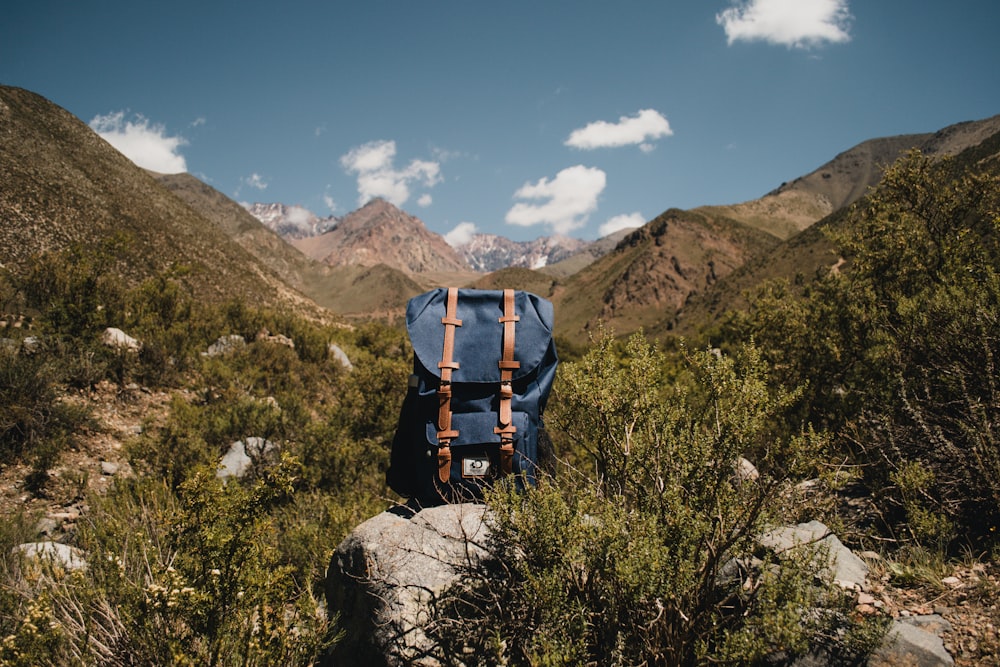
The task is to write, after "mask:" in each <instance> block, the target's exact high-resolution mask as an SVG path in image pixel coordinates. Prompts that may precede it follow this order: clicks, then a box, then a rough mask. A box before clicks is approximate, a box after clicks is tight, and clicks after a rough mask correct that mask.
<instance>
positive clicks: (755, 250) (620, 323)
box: [553, 209, 778, 342]
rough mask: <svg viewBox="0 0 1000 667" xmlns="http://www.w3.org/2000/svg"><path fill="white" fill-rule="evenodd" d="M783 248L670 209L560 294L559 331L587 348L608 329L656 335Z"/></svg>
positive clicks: (556, 297) (743, 229) (719, 220)
mask: <svg viewBox="0 0 1000 667" xmlns="http://www.w3.org/2000/svg"><path fill="white" fill-rule="evenodd" d="M777 243H778V240H777V239H776V238H774V237H773V236H770V235H768V234H765V233H763V232H760V231H758V230H755V229H753V228H751V227H747V226H745V225H743V224H741V223H738V222H734V221H732V220H728V219H726V218H723V217H713V216H709V215H707V214H705V213H703V212H695V211H681V210H678V209H671V210H669V211H666V212H665V213H663V214H661V215H660V216H658V217H657V218H655V219H654V220H652V221H651V222H649V223H648V224H646V225H645V226H644V227H641V228H640V229H638V230H636V231H634V232H632V233H631V234H629V235H628V236H627V237H625V239H624V240H622V241H621V242H620V243H619V244H618V246H617V247H616V248H615V250H614V251H612V252H610V253H608V254H606V255H604V256H603V257H601V258H600V259H598V260H597V261H595V262H594V263H592V264H590V265H589V266H587V267H586V268H585V269H584V270H582V271H580V272H579V273H577V274H575V275H574V276H572V277H571V278H569V279H567V280H565V281H564V282H562V283H560V284H559V285H558V286H557V287H556V288H555V289H554V292H553V301H554V302H555V305H556V309H557V311H556V312H557V315H558V318H557V324H556V326H557V329H558V330H559V331H560V332H561V333H562V334H563V335H565V336H566V337H567V338H569V339H570V340H573V341H576V342H580V341H582V340H584V339H585V338H586V336H587V332H588V331H591V330H592V329H593V328H594V327H595V326H597V324H598V323H599V322H602V321H603V322H604V323H606V324H607V325H608V326H610V328H612V329H613V330H614V331H615V332H616V333H617V334H620V335H624V334H627V333H630V332H632V331H635V330H637V329H639V328H648V327H652V326H654V325H656V323H658V322H661V321H663V320H665V319H671V318H672V317H673V315H674V313H675V312H676V311H677V310H678V309H679V308H680V307H681V306H682V305H683V304H684V302H685V301H686V300H687V299H688V298H689V297H690V295H691V294H693V293H697V292H700V291H702V290H705V289H707V288H708V287H709V286H711V285H712V284H714V283H715V282H717V281H718V280H719V279H721V278H723V277H725V276H726V275H728V274H729V273H731V272H732V271H733V270H734V269H736V268H737V267H739V266H741V265H742V264H743V263H745V262H746V261H747V260H749V259H750V258H752V257H755V256H757V255H759V254H760V253H763V252H765V251H766V250H768V249H770V248H772V247H774V246H775V245H776V244H777Z"/></svg>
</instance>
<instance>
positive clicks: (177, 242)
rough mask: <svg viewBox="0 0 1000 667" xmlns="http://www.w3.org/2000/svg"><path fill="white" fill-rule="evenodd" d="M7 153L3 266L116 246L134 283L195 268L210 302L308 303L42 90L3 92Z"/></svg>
mask: <svg viewBox="0 0 1000 667" xmlns="http://www.w3.org/2000/svg"><path fill="white" fill-rule="evenodd" d="M0 155H2V160H0V182H2V183H3V187H2V188H0V221H2V224H0V263H2V264H3V265H6V266H10V267H17V266H24V265H25V264H26V263H27V262H29V261H30V259H31V257H32V256H33V255H34V254H36V253H40V252H44V251H52V250H60V249H65V248H68V247H70V246H73V245H79V246H83V247H101V246H108V244H110V243H112V242H114V247H115V249H114V253H115V260H116V262H117V263H118V268H119V270H120V273H121V275H122V277H123V279H124V280H125V281H127V282H132V283H137V282H139V281H141V280H142V279H143V278H146V277H149V276H151V275H154V274H157V273H159V272H162V271H165V270H168V269H171V268H176V267H187V268H190V271H189V272H188V273H187V275H186V276H185V277H184V279H183V280H184V281H185V283H186V285H187V286H188V287H189V288H190V289H191V290H192V292H193V293H195V294H197V295H198V296H199V297H201V298H207V299H216V300H218V299H228V298H234V297H239V298H245V299H248V300H252V301H254V302H256V303H264V304H267V303H273V304H278V303H289V302H296V303H303V302H304V301H305V300H304V298H303V297H302V295H301V294H299V293H297V292H296V291H295V290H294V289H292V288H290V287H289V286H288V285H287V284H286V283H285V281H284V280H283V279H282V278H281V277H280V276H279V275H278V274H277V273H276V272H275V271H274V270H272V268H271V267H270V266H268V265H267V263H264V262H261V261H258V259H257V258H256V257H254V255H252V254H251V253H249V252H247V250H245V249H244V248H243V247H241V246H240V245H239V244H238V243H236V242H235V241H233V240H232V239H231V238H230V237H229V236H228V235H227V234H226V233H225V232H224V231H223V230H222V229H221V228H219V227H218V226H217V225H215V224H212V223H210V222H208V221H207V220H206V219H205V218H204V217H203V216H201V215H199V214H198V213H197V212H195V211H194V210H193V209H192V208H191V207H190V206H188V205H187V204H185V203H184V202H183V201H181V200H180V199H179V198H177V197H176V196H174V195H173V194H172V193H171V192H169V191H168V190H167V189H166V188H164V187H163V186H162V185H161V184H160V183H158V182H157V181H156V179H155V178H154V177H153V176H152V175H150V174H149V173H147V172H146V171H144V170H142V169H140V168H139V167H137V166H135V165H134V164H133V163H132V162H131V161H129V160H128V159H127V158H126V157H125V156H123V155H122V154H121V153H119V152H118V151H116V150H115V149H114V148H112V147H111V146H110V145H109V144H108V143H106V142H105V141H104V140H103V139H101V138H100V137H99V136H98V135H97V134H96V133H95V132H93V131H92V130H91V129H90V128H89V127H87V125H85V124H84V123H83V122H81V121H80V120H79V119H78V118H76V117H74V116H73V115H71V114H70V113H68V112H66V111H65V110H63V109H61V108H60V107H58V106H56V105H55V104H53V103H51V102H49V101H48V100H46V99H44V98H42V97H41V96H39V95H36V94H35V93H31V92H29V91H26V90H22V89H18V88H11V87H0Z"/></svg>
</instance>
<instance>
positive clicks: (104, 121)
mask: <svg viewBox="0 0 1000 667" xmlns="http://www.w3.org/2000/svg"><path fill="white" fill-rule="evenodd" d="M90 128H91V129H92V130H94V131H95V132H97V133H98V134H99V135H101V137H102V138H103V139H104V140H105V141H107V142H108V143H109V144H111V145H112V146H114V147H115V148H116V149H118V151H119V152H121V153H122V154H123V155H124V156H125V157H127V158H128V159H130V160H132V162H134V163H135V164H136V165H138V166H140V167H142V168H143V169H149V170H152V171H156V172H159V173H161V174H179V173H181V172H185V171H187V162H186V161H185V160H184V156H183V155H181V154H180V153H179V152H178V150H179V149H180V147H181V146H184V145H186V144H187V140H186V139H184V138H183V137H169V136H167V130H166V128H165V127H163V126H162V125H153V124H151V123H150V122H149V119H147V118H144V117H143V116H140V115H138V114H136V115H135V118H134V119H133V120H125V112H124V111H117V112H114V113H109V114H108V115H106V116H100V115H98V116H94V119H93V120H91V121H90Z"/></svg>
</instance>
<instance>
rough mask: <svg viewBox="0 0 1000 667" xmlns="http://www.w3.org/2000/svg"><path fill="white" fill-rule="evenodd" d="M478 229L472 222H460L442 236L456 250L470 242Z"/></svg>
mask: <svg viewBox="0 0 1000 667" xmlns="http://www.w3.org/2000/svg"><path fill="white" fill-rule="evenodd" d="M478 231H479V229H478V228H477V227H476V225H475V223H472V222H460V223H458V224H457V225H455V228H454V229H452V230H451V231H450V232H448V233H447V234H445V235H444V240H445V241H447V242H448V245H450V246H451V247H452V248H458V247H460V246H463V245H465V244H466V243H468V242H469V241H471V240H472V237H473V236H474V235H475V234H476V232H478Z"/></svg>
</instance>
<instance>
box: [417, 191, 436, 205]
mask: <svg viewBox="0 0 1000 667" xmlns="http://www.w3.org/2000/svg"><path fill="white" fill-rule="evenodd" d="M433 203H434V198H433V197H431V196H430V195H429V194H427V193H424V194H422V195H420V197H419V198H418V199H417V206H419V207H420V208H427V207H428V206H430V205H431V204H433Z"/></svg>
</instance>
